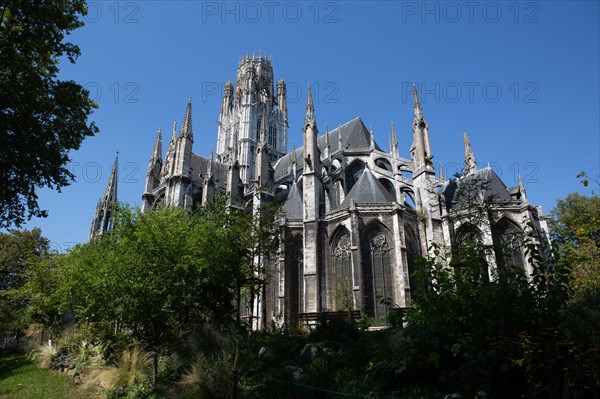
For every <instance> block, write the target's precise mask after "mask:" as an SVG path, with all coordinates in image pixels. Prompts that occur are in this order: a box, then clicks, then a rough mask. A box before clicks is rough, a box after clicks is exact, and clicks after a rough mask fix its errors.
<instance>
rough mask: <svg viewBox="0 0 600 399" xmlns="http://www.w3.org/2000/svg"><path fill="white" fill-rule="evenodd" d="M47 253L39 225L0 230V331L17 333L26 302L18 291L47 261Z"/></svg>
mask: <svg viewBox="0 0 600 399" xmlns="http://www.w3.org/2000/svg"><path fill="white" fill-rule="evenodd" d="M48 252H49V241H48V239H47V238H45V237H43V236H42V232H41V230H40V229H39V228H35V229H33V230H31V231H28V230H23V231H20V230H11V231H10V232H8V233H0V308H1V310H2V311H1V312H0V334H6V333H8V332H12V333H15V332H18V331H19V329H20V327H21V326H22V323H23V322H24V321H25V316H26V311H27V307H28V305H29V304H30V301H29V298H28V297H27V296H24V295H22V290H24V289H25V288H24V287H27V286H28V285H29V284H30V280H31V278H32V275H33V274H34V273H36V271H37V270H38V269H40V268H41V267H42V266H41V265H42V264H47V263H48V262H49V258H50V255H49V253H48ZM39 277H40V278H41V276H39Z"/></svg>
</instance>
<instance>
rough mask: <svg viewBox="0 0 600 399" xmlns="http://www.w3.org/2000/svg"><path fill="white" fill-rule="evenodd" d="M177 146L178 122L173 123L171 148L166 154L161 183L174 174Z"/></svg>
mask: <svg viewBox="0 0 600 399" xmlns="http://www.w3.org/2000/svg"><path fill="white" fill-rule="evenodd" d="M176 144H177V121H173V130H172V131H171V139H170V140H169V146H168V147H167V153H166V154H165V161H164V162H163V168H162V172H161V175H160V176H161V177H160V178H161V181H162V179H164V178H165V177H167V176H169V175H170V174H171V173H173V164H174V157H175V146H176Z"/></svg>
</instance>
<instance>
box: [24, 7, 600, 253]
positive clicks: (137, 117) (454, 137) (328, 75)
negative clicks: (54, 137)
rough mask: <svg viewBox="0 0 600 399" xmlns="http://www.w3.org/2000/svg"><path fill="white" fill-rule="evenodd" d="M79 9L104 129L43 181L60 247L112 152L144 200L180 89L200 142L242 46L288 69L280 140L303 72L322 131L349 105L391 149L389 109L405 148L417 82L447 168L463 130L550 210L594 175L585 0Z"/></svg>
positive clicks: (45, 227) (594, 116)
mask: <svg viewBox="0 0 600 399" xmlns="http://www.w3.org/2000/svg"><path fill="white" fill-rule="evenodd" d="M86 20H87V21H88V22H87V24H86V26H85V27H83V28H81V29H80V30H78V31H77V32H75V33H74V34H73V35H72V36H71V37H70V38H71V40H72V41H73V42H75V43H76V44H78V45H79V46H80V47H81V52H82V55H81V57H80V59H79V60H78V62H77V64H76V65H69V64H68V63H65V64H63V65H62V71H61V75H62V78H65V79H74V80H76V81H78V82H80V83H82V84H85V85H87V87H88V88H89V89H90V90H91V91H92V95H93V96H94V97H95V98H96V101H97V102H98V104H99V106H100V107H99V109H98V110H97V111H96V112H95V113H94V115H93V117H92V118H93V120H95V121H96V123H97V125H98V126H99V127H100V133H99V134H98V135H97V136H96V137H93V138H90V139H88V140H86V141H85V142H84V144H83V146H82V148H81V149H80V150H79V151H76V152H73V153H72V160H73V162H72V164H71V167H72V170H73V171H74V172H75V174H76V175H77V181H76V182H75V183H73V184H72V185H71V186H70V187H67V188H65V189H64V190H63V191H62V192H61V193H57V192H54V191H49V190H43V191H41V192H40V205H41V206H42V207H43V208H44V209H48V210H49V217H48V218H47V219H36V220H32V221H31V222H30V223H28V224H27V225H26V226H25V227H26V228H32V227H35V226H39V227H41V228H42V231H43V233H44V235H46V236H47V237H48V238H49V239H50V240H51V241H52V243H53V247H54V248H55V249H57V250H63V251H64V250H66V249H67V248H68V247H70V246H72V245H73V244H74V243H79V242H85V241H86V240H87V237H88V232H89V227H90V222H91V219H92V217H93V214H94V210H95V206H96V202H97V201H98V199H99V197H100V196H101V194H102V192H103V190H104V187H105V184H106V181H107V178H108V173H109V171H110V167H111V165H112V163H113V160H114V157H115V153H116V151H119V152H120V168H119V173H120V175H119V199H120V200H121V201H125V202H128V203H132V204H138V205H139V204H140V203H141V195H142V191H143V185H144V178H145V175H146V168H147V162H148V157H149V155H150V152H151V150H152V145H153V140H154V137H155V134H156V131H157V129H158V128H159V127H162V129H163V131H164V132H165V136H169V134H170V129H171V125H172V123H173V120H175V119H176V120H177V121H178V125H179V124H180V123H181V119H182V118H183V114H184V110H185V105H186V102H187V100H188V98H189V97H192V101H193V117H194V119H193V128H194V136H195V137H194V138H195V143H194V152H196V153H198V154H203V155H208V154H209V153H210V150H211V148H213V147H215V145H216V139H217V128H216V121H217V119H218V116H219V108H220V101H221V92H222V89H221V88H222V86H223V84H224V82H226V81H227V80H228V79H232V80H235V74H236V68H237V65H238V61H239V58H240V57H241V56H242V55H244V54H246V52H249V53H250V54H252V53H256V54H258V52H259V51H262V52H263V53H264V52H267V53H268V54H269V55H271V56H272V58H273V67H274V71H275V75H276V77H280V76H281V77H283V78H284V79H285V80H286V81H287V82H288V97H289V99H288V101H289V104H288V106H289V112H290V115H289V123H290V129H289V140H288V142H289V143H290V145H291V143H292V141H294V142H295V143H296V145H297V146H298V145H301V141H302V139H301V137H302V135H301V131H300V127H301V123H302V120H303V114H304V105H305V97H306V85H307V84H308V83H310V84H311V85H312V86H313V93H314V96H315V113H316V117H317V122H318V125H319V127H320V129H321V131H324V124H325V123H328V125H329V127H330V128H333V127H335V126H337V125H339V124H343V123H345V122H347V121H349V120H350V119H352V118H354V117H356V116H360V117H361V118H362V119H363V121H364V122H365V124H366V125H367V126H369V125H371V126H372V127H373V130H374V133H375V137H376V140H377V141H378V143H379V144H380V145H381V147H382V148H385V149H387V148H388V137H389V133H390V122H391V121H392V120H393V121H394V122H395V125H396V130H397V132H398V134H399V141H400V152H401V155H402V156H404V157H406V158H408V157H409V154H408V149H409V146H410V143H411V141H412V137H411V130H410V128H411V123H412V97H411V96H410V95H409V93H410V90H411V89H410V88H411V85H412V82H415V83H416V84H417V85H418V87H419V89H420V91H421V97H422V103H423V110H424V113H425V116H426V118H427V120H428V122H429V125H430V136H431V147H432V151H433V153H434V161H435V162H436V167H437V163H438V162H441V163H442V164H443V165H444V168H445V172H446V176H448V175H452V174H453V173H454V172H455V171H456V170H457V168H458V167H460V166H461V165H462V163H463V143H462V133H463V131H467V132H468V133H469V135H470V138H471V143H472V146H473V148H474V151H475V154H476V156H477V161H478V164H479V166H480V167H483V166H485V165H486V164H487V163H488V162H490V164H491V165H492V167H494V168H495V169H496V172H497V173H498V175H500V177H501V178H502V179H503V180H504V182H505V183H506V184H507V185H508V186H512V185H516V173H518V172H520V173H521V175H522V177H523V180H524V181H525V184H526V188H527V194H528V196H529V199H530V201H531V202H533V203H539V204H541V205H542V206H543V208H544V210H545V211H546V212H549V211H550V210H551V208H552V207H553V206H554V204H555V202H556V200H557V199H558V198H563V197H565V196H566V195H567V194H568V193H570V192H574V191H579V192H583V193H588V194H589V193H590V192H591V190H590V189H586V188H584V187H582V186H581V185H580V183H579V182H578V181H577V179H576V178H575V176H576V175H577V173H578V172H580V171H582V170H584V171H587V172H588V173H589V174H590V175H593V176H597V175H599V174H600V166H599V158H600V126H599V125H600V124H599V113H600V94H599V93H600V83H599V78H600V64H599V62H600V60H599V58H600V55H599V49H600V43H599V39H600V32H599V21H600V9H599V3H598V2H597V1H579V2H577V1H569V2H566V1H565V2H562V1H543V2H512V1H511V2H483V1H482V2H471V3H469V2H462V1H459V2H421V1H417V2H412V1H398V2H392V1H386V2H372V1H369V2H362V1H340V2H318V3H317V2H284V1H273V2H267V1H265V2H263V1H258V2H229V3H223V2H221V1H217V2H210V1H208V2H199V1H198V2H196V1H179V2H178V1H122V2H114V1H99V2H91V3H90V14H89V15H88V16H87V17H86ZM166 139H167V137H165V140H166ZM164 146H165V147H166V144H164Z"/></svg>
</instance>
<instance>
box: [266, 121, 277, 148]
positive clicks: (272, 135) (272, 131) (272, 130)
mask: <svg viewBox="0 0 600 399" xmlns="http://www.w3.org/2000/svg"><path fill="white" fill-rule="evenodd" d="M268 143H269V145H270V146H271V148H274V149H277V126H275V122H271V123H269V140H268Z"/></svg>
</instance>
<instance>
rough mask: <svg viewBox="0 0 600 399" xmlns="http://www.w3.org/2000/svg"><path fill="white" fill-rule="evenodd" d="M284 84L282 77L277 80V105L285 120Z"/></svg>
mask: <svg viewBox="0 0 600 399" xmlns="http://www.w3.org/2000/svg"><path fill="white" fill-rule="evenodd" d="M286 98H287V97H286V85H285V81H284V80H283V79H279V80H278V81H277V105H278V107H279V111H280V112H281V113H283V114H284V115H285V116H286V118H285V119H286V121H287V100H286Z"/></svg>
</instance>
